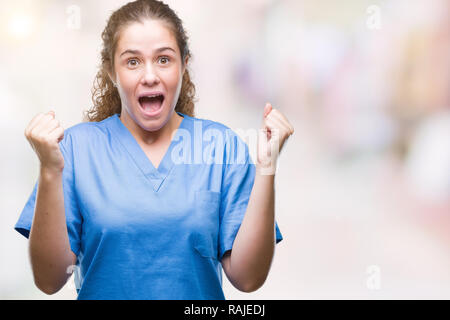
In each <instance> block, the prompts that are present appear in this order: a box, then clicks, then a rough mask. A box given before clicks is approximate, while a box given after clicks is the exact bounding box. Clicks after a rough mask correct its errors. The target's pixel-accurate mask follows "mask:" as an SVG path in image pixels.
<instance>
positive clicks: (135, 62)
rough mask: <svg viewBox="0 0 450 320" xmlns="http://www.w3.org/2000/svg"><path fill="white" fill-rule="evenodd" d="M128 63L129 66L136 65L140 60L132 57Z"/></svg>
mask: <svg viewBox="0 0 450 320" xmlns="http://www.w3.org/2000/svg"><path fill="white" fill-rule="evenodd" d="M127 64H128V66H129V67H136V66H137V65H138V64H139V62H138V61H137V60H136V59H130V60H128V62H127Z"/></svg>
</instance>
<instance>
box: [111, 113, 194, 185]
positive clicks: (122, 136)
mask: <svg viewBox="0 0 450 320" xmlns="http://www.w3.org/2000/svg"><path fill="white" fill-rule="evenodd" d="M176 112H177V113H178V114H179V115H180V116H181V117H183V119H182V120H181V123H180V125H179V127H178V129H177V130H176V133H175V135H174V136H173V138H172V140H171V142H170V145H169V148H168V149H167V151H166V153H165V154H164V157H163V158H162V160H161V162H160V163H159V165H158V168H155V166H154V165H153V163H152V162H151V161H150V159H149V158H148V157H147V155H146V154H145V152H144V150H142V148H141V146H140V145H139V143H138V142H137V141H136V139H135V138H134V136H133V135H132V134H131V132H130V130H128V128H127V127H126V126H125V125H124V124H123V123H122V121H121V120H120V118H119V114H118V113H116V114H114V115H113V116H111V118H112V120H111V124H112V126H113V130H112V131H113V135H114V136H115V137H116V138H117V139H118V140H119V142H120V143H121V144H122V145H123V147H124V148H125V149H126V150H127V151H128V153H129V154H130V157H131V159H132V160H133V161H134V162H135V163H136V165H137V166H138V168H139V169H140V170H141V171H142V173H143V174H144V176H145V177H146V178H147V179H148V181H149V182H150V184H151V186H152V187H153V190H154V191H155V192H158V190H159V189H160V187H161V185H162V183H163V182H164V180H165V179H166V177H167V176H168V174H169V172H170V170H171V169H172V167H173V165H174V162H173V161H172V157H171V154H172V149H173V148H174V146H175V144H176V141H178V140H179V139H178V136H179V134H180V131H179V129H183V128H184V127H185V126H186V121H187V118H188V116H187V115H186V114H184V113H181V112H178V111H176Z"/></svg>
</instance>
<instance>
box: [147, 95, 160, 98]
mask: <svg viewBox="0 0 450 320" xmlns="http://www.w3.org/2000/svg"><path fill="white" fill-rule="evenodd" d="M159 96H161V94H153V95H151V96H146V97H147V98H155V97H159Z"/></svg>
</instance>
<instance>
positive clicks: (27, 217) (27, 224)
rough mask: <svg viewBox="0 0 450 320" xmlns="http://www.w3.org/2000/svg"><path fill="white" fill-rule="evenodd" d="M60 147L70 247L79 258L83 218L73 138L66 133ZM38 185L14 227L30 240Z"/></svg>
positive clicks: (36, 184)
mask: <svg viewBox="0 0 450 320" xmlns="http://www.w3.org/2000/svg"><path fill="white" fill-rule="evenodd" d="M59 146H60V150H61V153H62V154H63V157H64V170H63V175H62V179H63V193H64V209H65V215H66V224H67V231H68V235H69V242H70V247H71V249H72V251H73V253H74V254H75V255H77V256H78V254H79V252H80V244H81V226H82V216H81V213H80V210H79V208H78V202H77V198H76V193H75V188H74V170H73V153H72V138H71V136H70V135H69V134H66V133H65V136H64V139H63V140H62V141H61V142H60V143H59ZM38 185H39V179H38V181H37V182H36V183H35V185H34V189H33V191H32V192H31V195H30V196H29V198H28V200H27V202H26V204H25V207H24V208H23V210H22V212H21V214H20V216H19V219H18V221H17V222H16V224H15V226H14V229H15V230H16V231H18V232H19V233H20V234H22V235H23V236H24V237H26V238H29V235H30V230H31V225H32V222H33V217H34V208H35V203H36V195H37V189H38Z"/></svg>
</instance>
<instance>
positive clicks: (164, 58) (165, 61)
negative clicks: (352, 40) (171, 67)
mask: <svg viewBox="0 0 450 320" xmlns="http://www.w3.org/2000/svg"><path fill="white" fill-rule="evenodd" d="M169 60H170V59H169V58H168V57H161V58H160V59H159V61H164V62H163V64H168V63H169Z"/></svg>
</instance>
